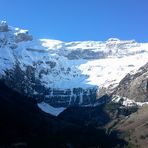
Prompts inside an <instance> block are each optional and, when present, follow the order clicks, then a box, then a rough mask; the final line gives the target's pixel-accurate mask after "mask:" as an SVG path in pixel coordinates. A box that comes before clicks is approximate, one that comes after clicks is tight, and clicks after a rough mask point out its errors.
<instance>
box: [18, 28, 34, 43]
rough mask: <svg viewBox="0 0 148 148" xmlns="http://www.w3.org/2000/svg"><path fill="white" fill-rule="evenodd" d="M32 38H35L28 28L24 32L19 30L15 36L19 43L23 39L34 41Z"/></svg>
mask: <svg viewBox="0 0 148 148" xmlns="http://www.w3.org/2000/svg"><path fill="white" fill-rule="evenodd" d="M32 40H33V37H32V35H29V34H28V31H27V30H25V31H23V32H18V33H17V34H16V36H15V42H16V43H19V42H22V41H32Z"/></svg>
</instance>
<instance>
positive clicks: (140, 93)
mask: <svg viewBox="0 0 148 148" xmlns="http://www.w3.org/2000/svg"><path fill="white" fill-rule="evenodd" d="M115 94H116V95H118V96H121V97H126V98H128V99H131V100H135V101H137V102H148V63H147V64H146V65H144V66H142V67H141V68H140V69H139V70H138V71H137V72H136V73H134V74H128V75H126V76H125V77H124V78H123V79H122V81H121V82H120V83H119V86H118V87H117V88H116V91H115Z"/></svg>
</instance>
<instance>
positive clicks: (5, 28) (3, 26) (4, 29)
mask: <svg viewBox="0 0 148 148" xmlns="http://www.w3.org/2000/svg"><path fill="white" fill-rule="evenodd" d="M7 31H8V25H7V23H6V21H1V22H0V32H7Z"/></svg>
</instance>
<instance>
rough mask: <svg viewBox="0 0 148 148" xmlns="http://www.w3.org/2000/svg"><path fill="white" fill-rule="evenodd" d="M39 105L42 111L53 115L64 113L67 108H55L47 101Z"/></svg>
mask: <svg viewBox="0 0 148 148" xmlns="http://www.w3.org/2000/svg"><path fill="white" fill-rule="evenodd" d="M37 105H38V107H39V108H40V109H41V110H42V111H44V112H46V113H48V114H51V115H53V116H58V115H59V114H60V113H62V112H63V111H64V110H65V109H66V108H64V107H58V108H55V107H53V106H51V105H49V104H47V103H45V102H41V103H38V104H37Z"/></svg>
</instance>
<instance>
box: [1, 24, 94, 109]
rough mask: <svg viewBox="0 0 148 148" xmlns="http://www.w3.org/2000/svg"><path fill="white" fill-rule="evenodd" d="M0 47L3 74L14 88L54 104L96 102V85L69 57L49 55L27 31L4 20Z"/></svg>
mask: <svg viewBox="0 0 148 148" xmlns="http://www.w3.org/2000/svg"><path fill="white" fill-rule="evenodd" d="M0 47H1V48H0V53H1V54H0V63H1V65H2V67H1V69H0V77H1V79H3V81H4V82H5V84H7V86H9V87H11V88H12V89H14V90H17V91H18V92H20V93H22V94H24V95H27V96H31V97H33V98H35V99H36V100H37V101H38V102H42V101H44V102H46V103H48V104H50V105H52V106H54V107H58V106H60V107H61V106H63V107H67V106H79V105H91V104H94V103H95V101H96V91H97V87H96V86H95V85H89V84H85V79H86V78H87V76H86V75H83V74H81V73H80V70H79V69H78V68H76V66H75V65H72V64H70V63H69V61H68V60H67V58H65V57H63V56H59V55H57V54H53V55H52V54H49V52H48V49H47V48H46V47H44V46H42V42H41V41H33V37H32V36H31V35H30V34H29V33H28V31H27V30H21V29H19V28H12V27H9V26H8V25H7V23H6V22H4V21H3V22H1V24H0Z"/></svg>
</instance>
